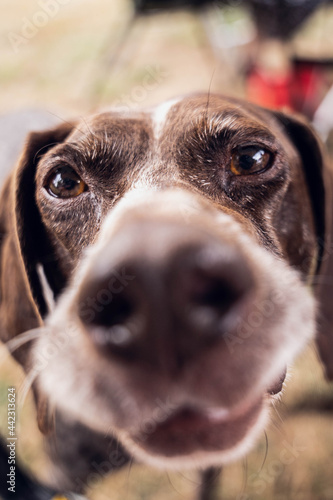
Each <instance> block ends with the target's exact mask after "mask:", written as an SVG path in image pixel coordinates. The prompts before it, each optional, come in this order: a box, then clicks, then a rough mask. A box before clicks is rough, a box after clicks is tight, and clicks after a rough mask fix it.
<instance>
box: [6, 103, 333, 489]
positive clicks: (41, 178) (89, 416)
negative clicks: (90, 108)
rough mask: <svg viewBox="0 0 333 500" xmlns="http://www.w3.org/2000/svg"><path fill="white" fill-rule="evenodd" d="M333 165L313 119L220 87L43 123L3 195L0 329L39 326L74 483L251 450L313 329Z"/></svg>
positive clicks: (33, 370) (36, 363) (45, 393)
mask: <svg viewBox="0 0 333 500" xmlns="http://www.w3.org/2000/svg"><path fill="white" fill-rule="evenodd" d="M323 164H324V162H323V156H322V150H321V146H320V144H319V142H318V140H317V138H316V136H315V135H314V133H313V132H312V131H311V130H310V128H309V127H308V126H307V124H305V123H303V121H302V120H300V119H298V118H292V117H289V116H285V115H283V114H281V113H275V112H271V111H267V110H264V109H260V108H258V107H255V106H252V105H250V104H246V103H243V102H239V101H236V100H232V99H226V98H223V97H220V96H217V95H214V96H209V98H207V96H206V95H195V96H191V97H186V98H181V99H178V100H174V101H170V102H167V103H164V104H163V105H161V106H159V107H157V108H155V109H152V110H147V111H146V112H143V111H142V112H136V113H135V112H133V113H131V114H122V113H120V112H117V111H110V112H105V113H103V114H99V115H95V116H93V117H91V118H90V119H89V120H88V121H84V122H77V123H72V124H70V123H68V124H64V125H61V126H59V127H57V128H55V129H53V130H49V131H46V132H41V133H32V134H31V135H30V136H29V138H28V142H27V145H26V147H25V149H24V151H23V153H22V156H21V158H20V160H19V164H18V166H17V168H16V170H15V171H14V173H13V174H12V176H11V177H10V178H9V179H8V182H7V183H6V185H5V188H4V191H3V194H2V199H1V215H0V220H1V232H2V247H1V287H2V288H1V312H0V314H1V315H0V321H1V337H2V340H4V341H8V340H9V339H11V338H13V337H14V336H16V335H18V334H20V333H22V332H24V331H27V330H29V329H35V328H38V330H37V331H36V332H35V333H36V336H37V340H35V341H34V342H30V343H29V344H26V345H24V346H22V347H21V348H20V349H18V350H17V351H16V352H15V356H16V358H17V359H18V360H19V361H20V363H21V364H22V365H23V366H24V368H25V370H26V371H27V372H29V373H30V374H32V378H34V393H35V397H36V401H37V408H38V418H39V424H40V427H41V429H42V430H43V431H44V432H46V433H51V434H52V432H56V433H57V451H56V453H55V452H54V460H55V461H57V462H58V463H59V466H61V464H62V466H63V469H64V470H67V472H65V476H64V477H63V478H62V481H63V484H65V485H66V486H68V487H69V488H71V489H75V490H82V489H84V485H85V484H86V483H87V481H88V480H87V476H88V475H89V471H90V470H94V469H97V467H96V464H99V463H101V461H103V464H104V463H105V457H107V460H108V462H107V463H109V465H110V467H109V469H113V468H116V467H119V466H121V465H123V464H124V463H125V462H126V461H127V459H128V455H133V456H134V457H135V458H137V459H138V460H141V461H144V462H147V463H151V464H153V465H156V466H159V467H167V468H178V467H180V468H186V467H198V468H207V467H210V466H212V465H214V466H215V465H220V464H223V463H225V462H228V461H230V460H233V459H235V458H238V457H240V456H241V455H243V454H244V453H246V452H247V451H248V449H249V448H250V447H251V446H252V444H253V443H254V442H255V439H256V437H257V435H258V433H259V432H261V430H262V429H263V426H264V425H265V422H266V420H267V414H268V408H269V404H270V401H271V400H272V398H274V397H276V394H278V393H280V391H281V388H282V383H283V380H284V377H285V372H286V368H287V367H288V365H289V364H290V363H291V362H292V361H293V359H294V357H295V356H296V355H297V353H298V352H299V351H300V350H301V349H302V348H303V347H304V345H305V344H306V343H307V342H308V341H309V340H310V339H311V338H312V337H313V336H314V334H315V330H316V327H315V313H316V307H315V299H314V297H313V294H312V293H311V292H310V286H311V285H312V284H313V282H314V277H315V275H316V273H317V272H318V270H319V269H320V266H321V264H322V263H323V262H324V261H325V259H326V253H325V250H327V248H328V247H327V245H325V228H326V226H327V223H326V222H325V196H326V195H325V189H324V181H323V175H324V173H323V172H324V166H323ZM326 241H328V240H326ZM328 253H329V252H328ZM326 262H329V260H328V259H326ZM42 325H44V327H42ZM318 342H319V347H320V349H321V351H322V353H323V356H324V360H325V362H326V366H327V370H328V372H327V373H328V374H329V375H332V373H333V371H332V365H330V362H331V358H332V355H333V352H329V350H330V349H331V344H332V341H331V340H330V337H329V336H327V335H326V331H323V332H321V333H320V335H319V336H318ZM54 422H55V423H56V426H55V429H56V430H55V431H54V425H53V424H54ZM105 436H107V437H105ZM106 441H107V443H106ZM119 443H120V444H121V445H122V448H120V447H119ZM110 449H111V450H112V453H113V454H112V458H110ZM82 450H84V452H83V451H82ZM119 450H120V451H119ZM124 450H126V451H124ZM69 471H70V472H69ZM105 471H106V470H105Z"/></svg>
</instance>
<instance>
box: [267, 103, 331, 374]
mask: <svg viewBox="0 0 333 500" xmlns="http://www.w3.org/2000/svg"><path fill="white" fill-rule="evenodd" d="M274 115H275V117H277V118H278V120H279V121H280V123H281V124H282V125H283V127H284V129H285V132H286V133H287V135H288V136H289V138H290V139H291V141H292V142H293V144H294V145H295V146H296V148H297V150H298V152H299V154H300V155H301V159H302V163H303V167H304V171H305V176H306V180H307V185H308V191H309V194H310V198H311V202H312V208H313V214H314V220H315V227H316V232H317V245H318V258H317V269H316V272H317V276H316V278H315V284H314V292H315V295H316V298H317V300H318V326H317V337H316V343H317V347H318V351H319V354H320V357H321V360H322V362H323V365H324V369H325V374H326V376H327V378H329V379H332V380H333V307H332V306H333V304H332V300H333V219H332V215H333V204H332V201H333V198H332V193H333V191H332V174H331V172H330V170H329V168H328V158H327V154H326V153H325V151H324V148H323V145H322V143H321V141H320V140H319V138H318V137H317V135H316V134H315V132H314V131H313V130H312V128H311V127H310V126H309V124H308V123H307V121H306V119H305V118H303V117H299V116H297V117H294V116H289V115H285V114H283V113H280V112H274Z"/></svg>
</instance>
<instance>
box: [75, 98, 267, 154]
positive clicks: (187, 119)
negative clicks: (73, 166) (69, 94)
mask: <svg viewBox="0 0 333 500" xmlns="http://www.w3.org/2000/svg"><path fill="white" fill-rule="evenodd" d="M272 126H273V128H274V120H273V119H272V118H271V117H270V116H269V115H268V114H267V113H265V112H264V111H262V110H260V108H257V107H256V106H252V105H250V104H246V103H244V102H240V101H238V100H236V99H230V98H224V97H222V96H219V95H207V94H198V95H194V96H187V97H180V98H175V99H171V100H168V101H166V102H164V103H162V104H159V105H157V106H155V107H153V108H148V109H146V110H139V111H137V110H133V111H126V112H124V111H122V110H121V109H119V110H117V109H111V110H109V111H105V112H103V113H99V114H97V115H93V116H92V117H90V118H88V119H84V120H83V121H82V122H81V123H80V124H79V126H78V127H77V129H76V130H75V131H74V132H73V134H71V136H70V138H69V139H68V140H70V141H71V140H80V141H81V140H85V139H87V138H88V139H89V138H91V137H92V136H93V137H94V138H95V139H96V138H98V139H99V140H102V141H104V140H108V139H114V140H120V141H121V142H127V143H128V144H132V145H134V144H135V143H137V141H142V138H143V137H146V138H149V139H151V140H154V141H163V140H164V139H165V135H167V136H168V138H171V136H173V135H175V134H177V133H181V132H182V131H184V130H189V131H190V130H192V131H195V130H196V129H198V128H205V130H206V131H207V133H210V134H212V135H214V133H215V132H219V131H220V130H221V129H223V128H228V129H235V130H236V129H237V130H241V129H248V130H253V131H255V130H257V131H258V132H261V133H267V134H268V133H269V131H270V130H271V129H272Z"/></svg>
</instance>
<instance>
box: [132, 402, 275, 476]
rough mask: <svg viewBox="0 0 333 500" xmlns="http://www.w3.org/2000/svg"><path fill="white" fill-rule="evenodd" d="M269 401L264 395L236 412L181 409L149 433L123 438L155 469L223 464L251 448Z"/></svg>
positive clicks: (260, 430)
mask: <svg viewBox="0 0 333 500" xmlns="http://www.w3.org/2000/svg"><path fill="white" fill-rule="evenodd" d="M269 399H270V398H269V397H268V396H267V395H265V396H263V397H260V398H258V399H256V400H255V401H253V402H251V403H250V404H248V405H247V406H246V407H243V408H238V409H237V410H236V411H235V412H233V411H228V410H225V409H222V408H221V409H219V408H208V409H205V410H199V409H197V408H189V407H188V408H186V407H184V408H180V409H178V410H177V411H175V412H174V413H173V414H172V415H171V416H170V417H168V418H167V419H166V420H164V421H163V422H162V423H159V424H157V425H156V426H154V427H153V428H152V429H150V431H149V432H145V433H138V434H135V433H133V434H127V435H126V436H124V435H123V436H122V437H123V440H124V441H125V443H126V445H127V447H128V449H130V451H131V452H132V453H133V455H134V456H136V457H137V458H138V459H139V460H141V461H143V462H145V463H148V464H150V465H153V466H155V467H161V468H164V469H165V468H168V469H176V468H177V469H178V468H182V469H187V468H193V467H200V468H204V467H209V466H213V465H216V466H217V465H223V464H224V463H229V462H230V461H232V460H236V459H238V458H240V457H241V456H242V455H244V454H245V453H247V452H248V451H249V449H250V448H251V447H252V445H253V444H254V442H255V441H256V438H257V437H258V435H259V433H260V432H262V430H263V428H264V426H265V423H266V422H267V417H268V407H269Z"/></svg>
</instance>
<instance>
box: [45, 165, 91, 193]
mask: <svg viewBox="0 0 333 500" xmlns="http://www.w3.org/2000/svg"><path fill="white" fill-rule="evenodd" d="M45 187H46V189H47V191H48V192H49V193H50V194H51V195H52V196H55V197H56V198H75V197H76V196H79V195H80V194H82V193H83V192H84V191H85V190H86V189H87V186H86V184H85V183H84V182H83V180H82V179H81V178H80V177H79V176H78V175H77V173H76V172H75V170H73V169H72V167H70V166H69V165H66V166H63V167H59V168H57V169H56V170H54V171H53V172H52V174H51V175H50V177H49V178H48V180H47V183H46V186H45Z"/></svg>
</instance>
